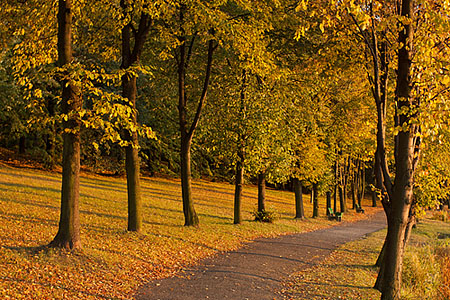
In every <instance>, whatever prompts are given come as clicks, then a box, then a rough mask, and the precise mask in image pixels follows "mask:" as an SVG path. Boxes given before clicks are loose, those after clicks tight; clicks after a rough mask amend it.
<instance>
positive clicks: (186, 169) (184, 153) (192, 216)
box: [177, 4, 217, 226]
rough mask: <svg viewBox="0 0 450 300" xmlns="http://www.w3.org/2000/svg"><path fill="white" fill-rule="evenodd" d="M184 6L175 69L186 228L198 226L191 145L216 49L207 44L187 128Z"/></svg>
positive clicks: (180, 9) (192, 39) (212, 42)
mask: <svg viewBox="0 0 450 300" xmlns="http://www.w3.org/2000/svg"><path fill="white" fill-rule="evenodd" d="M186 9H187V6H186V5H185V4H182V5H181V6H180V8H179V17H180V24H182V26H180V32H181V34H180V35H179V36H178V42H179V44H180V45H179V47H178V53H177V58H178V59H177V67H178V121H179V130H180V133H181V134H180V135H181V150H180V157H181V188H182V197H183V212H184V217H185V223H184V225H185V226H196V225H198V223H199V221H198V216H197V214H196V212H195V210H194V201H193V199H192V192H191V153H190V151H191V143H192V138H193V136H194V132H195V130H196V129H197V126H198V123H199V120H200V116H201V112H202V110H203V107H204V105H205V102H206V94H207V90H208V86H209V80H210V77H211V68H212V60H213V52H214V50H215V48H216V47H217V46H214V41H213V40H209V41H208V51H207V62H206V69H205V78H204V81H203V87H202V91H201V94H200V100H199V101H198V104H197V110H196V112H195V115H194V118H193V120H192V122H191V124H190V126H189V125H188V105H187V98H186V69H187V66H188V61H187V60H188V59H187V55H188V53H187V51H186V49H187V45H186V43H187V36H186V35H185V32H184V27H183V25H184V22H185V20H184V14H185V12H186ZM194 40H195V35H194V36H193V37H192V38H191V44H190V48H191V47H192V45H193V43H194Z"/></svg>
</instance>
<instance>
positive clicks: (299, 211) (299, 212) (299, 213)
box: [294, 178, 305, 219]
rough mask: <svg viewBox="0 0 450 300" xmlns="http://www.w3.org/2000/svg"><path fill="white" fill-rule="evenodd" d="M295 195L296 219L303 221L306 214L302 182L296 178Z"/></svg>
mask: <svg viewBox="0 0 450 300" xmlns="http://www.w3.org/2000/svg"><path fill="white" fill-rule="evenodd" d="M294 194H295V218H296V219H303V218H304V217H305V212H304V210H303V191H302V182H301V181H300V180H299V179H298V178H294Z"/></svg>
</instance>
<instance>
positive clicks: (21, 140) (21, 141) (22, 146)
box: [19, 135, 26, 154]
mask: <svg viewBox="0 0 450 300" xmlns="http://www.w3.org/2000/svg"><path fill="white" fill-rule="evenodd" d="M25 146H26V139H25V136H24V135H22V136H21V137H20V138H19V154H25V150H26V147H25Z"/></svg>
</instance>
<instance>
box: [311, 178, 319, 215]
mask: <svg viewBox="0 0 450 300" xmlns="http://www.w3.org/2000/svg"><path fill="white" fill-rule="evenodd" d="M312 194H313V218H317V217H318V216H319V197H318V191H317V183H313V189H312Z"/></svg>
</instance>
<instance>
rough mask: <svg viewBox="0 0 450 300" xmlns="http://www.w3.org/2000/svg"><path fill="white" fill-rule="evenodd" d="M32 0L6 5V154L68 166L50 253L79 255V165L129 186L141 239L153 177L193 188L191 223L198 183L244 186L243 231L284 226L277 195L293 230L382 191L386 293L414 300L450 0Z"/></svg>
mask: <svg viewBox="0 0 450 300" xmlns="http://www.w3.org/2000/svg"><path fill="white" fill-rule="evenodd" d="M22 2H23V1H13V0H12V1H7V2H6V3H5V5H4V6H2V7H0V42H1V47H2V48H1V51H0V147H2V148H11V149H16V150H17V152H18V153H21V154H23V153H28V154H30V155H33V156H34V157H35V158H37V159H40V160H41V161H42V164H43V165H44V166H45V167H48V168H50V169H51V168H54V167H55V166H58V165H60V166H61V167H62V179H61V208H60V209H61V210H60V219H59V227H58V232H57V234H56V236H55V237H54V239H53V240H52V241H51V242H50V244H49V246H52V247H60V248H67V249H77V248H81V241H82V237H80V226H81V224H80V210H79V206H80V192H79V185H80V165H81V166H86V168H87V169H90V170H92V171H95V172H98V173H108V174H110V175H124V176H126V179H124V180H126V184H127V191H128V193H127V202H126V203H127V205H128V215H127V229H128V231H139V232H141V233H140V234H146V228H147V226H146V223H145V222H143V220H145V219H146V218H147V217H148V216H145V215H144V211H145V207H150V209H154V207H153V206H152V203H151V201H152V199H148V198H149V197H147V195H146V190H145V189H141V176H142V174H145V175H148V174H150V175H151V176H153V175H156V176H158V175H164V176H176V177H179V178H180V187H181V190H180V192H181V203H179V204H180V207H176V206H174V207H175V208H180V210H179V211H180V216H183V218H184V225H185V226H199V225H201V220H199V215H201V214H202V211H201V209H202V207H201V206H199V207H194V199H195V198H196V189H195V185H194V188H193V187H192V178H208V179H213V180H221V181H228V182H230V183H233V184H234V194H233V195H230V197H229V198H230V199H227V201H229V202H230V203H231V204H232V206H233V209H232V210H231V209H230V210H229V212H228V213H229V214H230V215H229V216H226V217H228V218H229V222H230V223H231V222H232V223H234V224H236V225H237V227H236V226H234V227H233V228H239V229H240V228H241V227H244V226H246V224H245V223H246V222H247V221H248V220H247V219H248V216H249V215H251V214H252V213H253V215H254V216H256V219H257V220H258V216H264V215H265V216H270V215H271V213H272V211H271V207H270V203H269V200H270V199H271V198H270V197H269V195H270V190H268V187H270V188H271V187H275V188H279V189H282V188H284V189H287V188H289V189H291V190H292V192H293V193H292V203H291V204H292V216H290V217H292V218H295V219H297V220H298V222H302V221H300V220H302V219H305V218H307V217H313V218H317V219H320V218H323V217H326V215H325V212H326V214H327V215H329V214H330V213H333V212H334V213H338V212H341V213H347V212H349V211H352V210H355V211H361V206H362V204H363V199H364V198H365V197H366V198H367V197H368V196H369V194H370V196H372V195H373V202H372V205H373V206H377V204H378V203H379V204H381V205H382V206H383V209H384V211H385V214H386V218H387V223H388V230H387V236H386V239H385V242H384V246H383V250H382V251H381V253H380V256H379V259H378V262H377V265H378V266H379V267H380V268H379V272H378V278H377V281H376V283H375V288H376V289H377V290H379V291H380V292H381V299H383V300H394V299H395V300H397V299H401V297H402V296H401V285H402V266H403V256H404V252H405V247H406V245H407V243H408V239H409V236H410V234H411V231H412V228H413V226H414V224H415V222H416V216H418V215H419V216H420V214H422V213H423V212H424V210H425V209H427V208H429V207H433V206H436V205H438V204H439V205H444V203H446V200H447V199H448V198H449V195H450V183H449V181H450V177H449V175H448V173H449V171H450V160H449V158H448V155H447V154H448V153H447V152H448V151H450V130H449V128H448V126H449V124H450V114H449V112H450V102H449V101H448V97H449V91H450V72H449V69H450V67H449V59H448V57H450V55H449V54H450V53H449V52H450V51H449V45H448V41H449V39H450V36H449V35H450V20H449V18H448V16H449V7H450V6H449V3H448V1H446V0H389V1H377V0H370V1H359V0H344V1H337V0H333V1H323V0H320V1H285V2H280V1H276V0H273V1H272V0H269V1H259V0H258V1H250V0H242V1H232V0H230V1H222V0H213V1H206V0H170V1H162V0H161V1H132V0H120V1H119V0H114V1H110V0H104V1H98V2H96V3H95V4H93V3H92V2H90V1H85V0H58V1H40V0H35V1H30V2H29V3H28V4H27V5H28V6H27V7H26V8H24V7H22V6H23V3H22ZM25 16H28V17H29V18H30V20H31V21H32V22H27V21H26V20H25ZM247 183H249V184H255V185H257V186H258V195H257V196H255V197H253V198H252V199H253V200H252V201H254V203H253V204H254V211H253V212H249V211H247V210H246V208H245V206H244V204H245V201H244V200H245V197H247V194H246V184H247ZM309 191H311V202H312V211H311V210H309V212H308V210H307V209H308V204H307V203H306V205H304V203H303V197H304V195H303V192H308V193H309ZM325 195H326V199H327V201H326V207H325V206H322V204H320V205H319V203H322V202H321V201H322V200H321V199H322V198H325ZM122 200H125V199H117V201H122ZM350 200H351V201H350ZM447 201H448V200H447ZM81 204H82V203H81ZM448 204H450V203H448ZM121 205H122V204H121ZM209 205H210V204H209ZM123 207H125V204H124V205H123ZM305 207H306V209H305ZM181 208H182V212H183V214H181ZM230 208H231V206H230ZM330 208H331V210H330ZM197 210H199V213H197ZM305 210H307V214H308V215H305ZM331 211H333V212H331ZM311 212H312V215H309V214H310V213H311ZM344 216H345V215H344ZM344 218H345V217H344ZM295 222H297V221H295ZM239 224H241V225H239ZM242 224H243V225H242ZM148 228H150V227H148ZM148 228H147V229H148ZM186 230H187V229H186ZM189 230H191V229H189ZM192 230H196V231H199V230H202V228H200V229H199V228H196V227H194V228H193V229H192Z"/></svg>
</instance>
